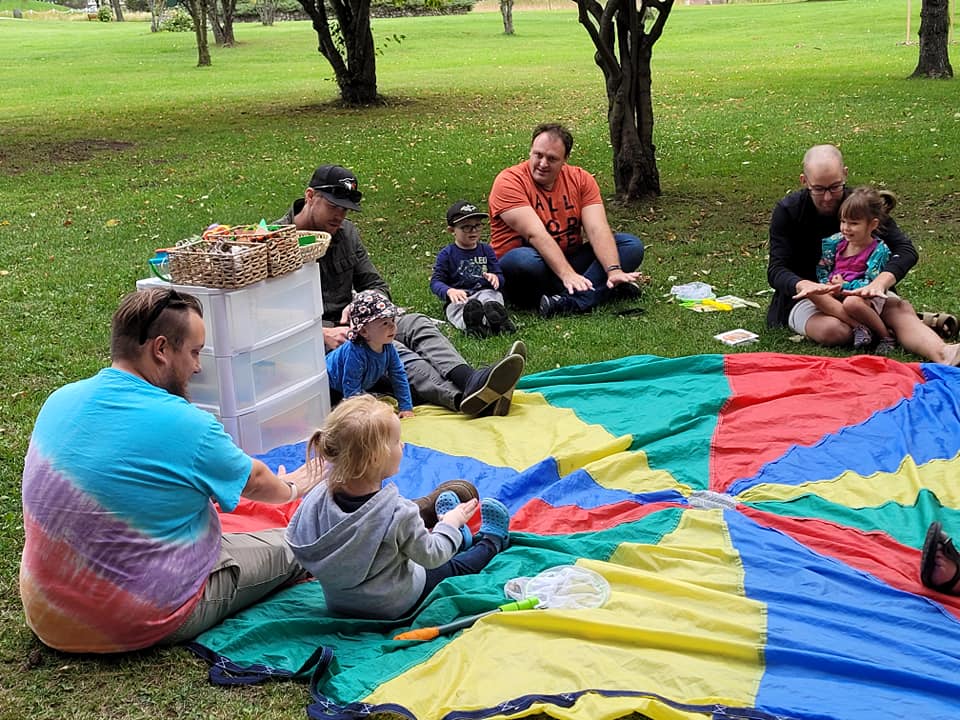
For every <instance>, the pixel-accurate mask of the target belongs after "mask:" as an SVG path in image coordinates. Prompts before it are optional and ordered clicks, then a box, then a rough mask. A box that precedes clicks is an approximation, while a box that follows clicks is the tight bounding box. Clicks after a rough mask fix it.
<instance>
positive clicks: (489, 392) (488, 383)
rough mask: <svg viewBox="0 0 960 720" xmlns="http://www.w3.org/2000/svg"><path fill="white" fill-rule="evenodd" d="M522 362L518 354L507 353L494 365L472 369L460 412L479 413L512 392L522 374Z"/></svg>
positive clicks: (471, 414) (467, 413) (465, 413)
mask: <svg viewBox="0 0 960 720" xmlns="http://www.w3.org/2000/svg"><path fill="white" fill-rule="evenodd" d="M524 364H525V363H524V359H523V357H521V356H520V355H507V356H506V357H505V358H503V360H501V361H500V362H498V363H497V364H496V365H492V366H490V367H487V368H484V369H482V370H474V372H473V375H472V376H471V377H470V380H468V381H467V386H466V387H465V388H464V389H463V399H462V400H461V401H460V412H462V413H463V414H464V415H470V416H474V415H479V414H480V413H481V412H483V410H484V408H486V407H488V406H490V405H493V404H494V403H495V402H497V401H498V400H499V399H500V398H502V397H503V396H504V395H506V394H507V393H512V392H513V388H514V386H515V385H516V384H517V380H519V379H520V376H521V375H522V374H523V367H524Z"/></svg>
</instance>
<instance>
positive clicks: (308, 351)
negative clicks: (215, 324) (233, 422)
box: [189, 321, 326, 416]
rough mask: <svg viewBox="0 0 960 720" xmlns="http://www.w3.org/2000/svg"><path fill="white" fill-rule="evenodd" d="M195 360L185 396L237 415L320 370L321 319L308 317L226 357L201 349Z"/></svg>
mask: <svg viewBox="0 0 960 720" xmlns="http://www.w3.org/2000/svg"><path fill="white" fill-rule="evenodd" d="M200 365H201V367H202V368H203V370H202V371H201V372H200V373H198V374H196V375H194V376H193V378H192V379H191V381H190V387H189V390H190V400H191V401H192V402H194V403H197V404H198V405H204V406H208V407H211V408H214V409H215V412H216V413H217V414H219V415H225V416H232V415H239V414H241V413H243V412H245V411H247V410H249V409H251V408H252V407H253V406H254V405H256V404H257V403H259V402H262V401H264V400H266V399H268V398H270V397H271V396H273V395H276V394H278V393H281V392H283V391H285V390H287V389H288V388H291V387H293V386H294V385H297V384H300V383H302V382H304V381H306V380H308V379H310V378H314V377H316V376H318V375H321V374H323V373H324V372H326V361H325V360H324V354H323V325H322V323H321V322H320V321H314V322H313V324H312V325H310V326H309V327H307V329H305V330H301V331H299V332H297V333H295V334H293V335H290V336H288V337H286V338H284V339H282V340H278V341H276V342H274V343H272V344H270V345H267V346H264V347H260V348H257V349H254V350H251V351H250V352H242V353H239V354H237V355H234V356H232V357H215V356H213V355H210V354H208V353H206V352H202V353H201V354H200Z"/></svg>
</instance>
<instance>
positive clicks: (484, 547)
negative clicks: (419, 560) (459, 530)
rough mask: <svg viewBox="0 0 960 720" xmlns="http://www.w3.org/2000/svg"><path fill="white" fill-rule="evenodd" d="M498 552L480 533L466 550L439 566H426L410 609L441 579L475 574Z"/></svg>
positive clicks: (494, 544)
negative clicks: (414, 602) (421, 584)
mask: <svg viewBox="0 0 960 720" xmlns="http://www.w3.org/2000/svg"><path fill="white" fill-rule="evenodd" d="M498 552H500V548H499V547H498V546H497V544H496V543H495V542H494V541H493V540H491V539H490V538H487V537H484V536H482V535H480V536H479V538H478V539H476V541H475V542H474V544H473V545H471V546H470V547H469V548H468V549H466V550H461V551H460V552H458V553H457V554H456V555H454V556H453V557H452V558H450V559H449V560H447V562H445V563H444V564H443V565H441V566H440V567H435V568H428V569H427V578H426V582H425V583H424V586H423V592H422V593H420V598H419V599H418V600H417V602H416V604H415V605H414V606H413V608H411V610H413V609H414V608H417V607H419V606H420V604H421V603H422V602H423V601H424V600H426V599H427V595H429V594H430V591H431V590H433V589H434V588H435V587H436V586H437V585H439V584H440V583H441V582H442V581H443V580H446V579H447V578H451V577H456V576H458V575H476V574H477V573H479V572H480V571H481V570H483V569H484V568H485V567H486V566H487V563H489V562H490V561H491V560H493V558H494V556H495V555H496V554H497V553H498Z"/></svg>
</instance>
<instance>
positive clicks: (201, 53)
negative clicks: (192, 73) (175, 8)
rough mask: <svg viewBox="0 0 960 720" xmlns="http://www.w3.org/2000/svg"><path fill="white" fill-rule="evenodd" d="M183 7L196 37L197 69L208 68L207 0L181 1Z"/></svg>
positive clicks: (208, 10)
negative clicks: (189, 18) (188, 15)
mask: <svg viewBox="0 0 960 720" xmlns="http://www.w3.org/2000/svg"><path fill="white" fill-rule="evenodd" d="M182 3H183V6H184V7H185V8H186V9H187V12H188V13H190V17H191V19H192V20H193V30H194V33H195V34H196V36H197V67H209V66H210V65H212V63H211V61H210V46H209V45H208V44H207V14H208V13H209V12H210V8H209V7H208V5H207V0H182Z"/></svg>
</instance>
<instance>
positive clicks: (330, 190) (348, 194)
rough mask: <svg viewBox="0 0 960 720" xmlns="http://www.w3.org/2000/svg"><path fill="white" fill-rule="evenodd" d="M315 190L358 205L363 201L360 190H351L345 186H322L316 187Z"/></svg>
mask: <svg viewBox="0 0 960 720" xmlns="http://www.w3.org/2000/svg"><path fill="white" fill-rule="evenodd" d="M314 190H319V191H320V192H324V193H327V194H329V195H333V197H335V198H337V199H338V200H349V201H350V202H354V203H358V202H360V201H361V200H362V199H363V193H362V192H360V191H359V190H351V189H350V188H348V187H345V186H343V185H320V186H319V187H315V188H314Z"/></svg>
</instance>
